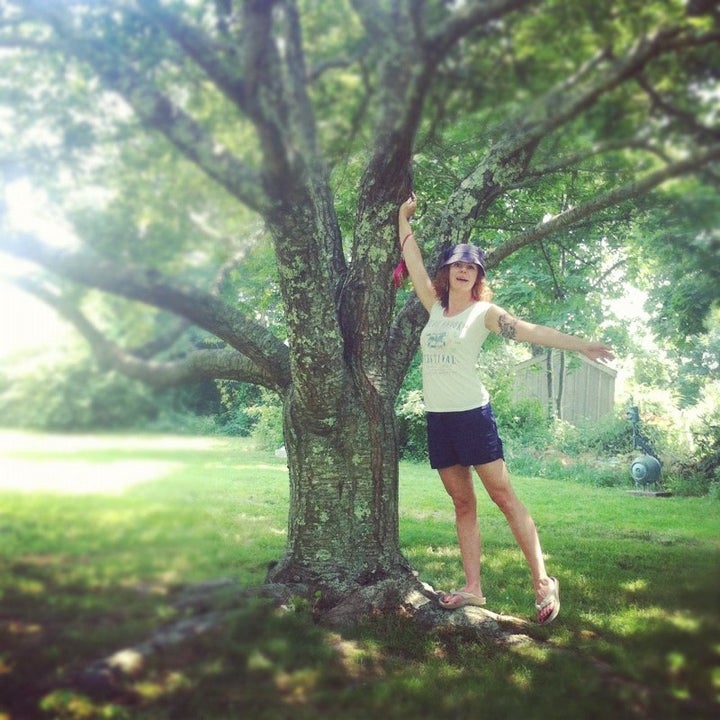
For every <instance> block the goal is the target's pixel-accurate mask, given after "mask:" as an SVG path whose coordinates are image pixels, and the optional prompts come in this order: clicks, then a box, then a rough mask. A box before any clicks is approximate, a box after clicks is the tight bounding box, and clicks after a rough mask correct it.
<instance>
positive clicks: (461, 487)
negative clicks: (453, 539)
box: [438, 465, 482, 607]
mask: <svg viewBox="0 0 720 720" xmlns="http://www.w3.org/2000/svg"><path fill="white" fill-rule="evenodd" d="M438 472H439V473H440V479H441V480H442V482H443V485H444V486H445V490H446V491H447V493H448V495H450V497H451V498H452V501H453V505H454V506H455V527H456V529H457V536H458V542H459V545H460V555H461V557H462V564H463V570H464V571H465V581H466V582H465V586H464V587H463V588H461V590H463V591H465V592H470V593H473V594H474V595H478V596H479V597H482V588H481V583H480V554H481V542H480V530H479V527H478V521H477V498H476V496H475V488H474V486H473V479H472V473H471V471H470V468H467V467H463V466H462V465H453V466H452V467H448V468H442V469H441V470H439V471H438ZM444 601H445V603H446V607H447V606H450V607H452V605H453V604H455V603H454V602H453V601H452V599H451V595H450V594H449V593H448V594H447V595H446V596H445V598H444ZM457 602H458V603H459V602H460V598H457Z"/></svg>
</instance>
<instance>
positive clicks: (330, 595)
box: [268, 388, 411, 607]
mask: <svg viewBox="0 0 720 720" xmlns="http://www.w3.org/2000/svg"><path fill="white" fill-rule="evenodd" d="M315 420H316V419H315V418H314V417H313V416H312V413H310V412H309V411H308V410H307V409H306V408H303V407H302V403H301V402H300V401H299V400H298V398H297V396H296V395H295V394H294V393H292V392H291V393H289V394H288V396H287V398H286V400H285V408H284V421H285V422H284V431H285V444H286V449H287V453H288V466H289V470H290V517H289V522H288V540H287V546H286V549H285V553H284V555H283V557H282V559H281V560H280V561H279V562H278V564H277V565H276V566H274V567H273V568H271V570H270V572H269V574H268V581H269V582H274V583H289V584H297V583H301V584H305V585H308V586H310V587H311V588H313V589H314V590H315V591H319V592H320V594H321V595H320V604H321V605H324V606H326V607H331V606H333V605H334V604H335V603H336V602H338V601H339V600H340V599H342V598H344V597H347V596H348V595H349V594H352V593H353V592H355V591H356V590H358V589H360V588H361V587H363V586H366V585H370V584H374V583H377V582H379V581H380V580H383V579H387V578H392V577H395V578H397V579H398V580H400V579H401V578H403V577H407V576H409V575H410V574H411V568H410V566H409V564H408V563H407V561H406V560H405V559H404V558H403V556H402V553H401V551H400V539H399V529H398V525H399V523H398V455H397V442H396V436H395V432H396V430H395V416H394V410H393V405H392V403H391V402H387V401H384V400H383V399H382V398H380V397H379V396H378V394H377V393H376V392H375V391H374V390H372V389H366V388H361V389H357V388H356V389H355V390H354V391H350V392H349V393H348V396H347V397H346V398H345V401H344V403H343V405H342V409H341V411H340V412H339V413H338V414H337V416H336V417H334V418H332V420H331V421H327V420H326V421H324V422H323V423H318V422H316V421H315Z"/></svg>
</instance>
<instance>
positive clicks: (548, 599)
mask: <svg viewBox="0 0 720 720" xmlns="http://www.w3.org/2000/svg"><path fill="white" fill-rule="evenodd" d="M550 579H551V580H552V581H553V587H552V590H550V591H549V592H548V594H547V595H546V596H545V597H544V598H543V599H542V601H541V602H539V603H537V604H536V605H535V610H537V616H536V618H537V621H538V622H539V623H540V625H548V624H549V623H551V622H552V621H553V620H554V619H555V618H556V617H557V616H558V613H559V612H560V583H559V581H558V579H557V578H555V577H551V578H550ZM550 606H552V612H551V613H550V614H549V615H548V616H547V617H546V618H545V619H544V620H542V619H541V618H542V616H543V613H544V611H545V610H547V608H548V607H550Z"/></svg>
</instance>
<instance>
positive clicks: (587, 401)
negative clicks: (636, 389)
mask: <svg viewBox="0 0 720 720" xmlns="http://www.w3.org/2000/svg"><path fill="white" fill-rule="evenodd" d="M616 376H617V371H616V370H613V369H612V368H609V367H607V366H606V365H601V364H600V363H595V362H592V361H591V360H588V359H587V358H585V357H584V356H583V355H578V354H577V353H564V352H562V351H560V350H552V351H547V352H543V353H542V354H540V355H536V356H535V357H532V358H530V360H525V361H524V362H521V363H519V364H518V365H516V366H515V383H514V385H513V400H515V401H518V400H526V399H536V400H539V401H540V402H541V403H542V404H543V407H548V408H549V407H554V408H555V410H556V414H557V416H559V417H561V418H562V419H563V420H567V421H568V422H569V423H573V424H576V423H578V422H580V421H582V420H598V419H600V418H601V417H604V416H606V415H610V414H611V413H612V412H613V409H614V407H615V377H616ZM558 398H560V402H559V405H560V407H559V408H558ZM551 399H552V400H551ZM558 409H559V412H557V411H558Z"/></svg>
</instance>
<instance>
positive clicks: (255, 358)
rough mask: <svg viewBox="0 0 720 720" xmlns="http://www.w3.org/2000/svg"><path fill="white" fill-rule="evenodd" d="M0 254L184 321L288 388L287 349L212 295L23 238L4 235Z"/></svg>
mask: <svg viewBox="0 0 720 720" xmlns="http://www.w3.org/2000/svg"><path fill="white" fill-rule="evenodd" d="M0 250H2V251H5V252H8V253H10V254H11V255H14V256H16V257H21V258H24V259H27V260H31V261H32V262H35V263H37V264H39V265H41V266H43V267H45V268H47V269H48V270H50V271H52V272H55V273H57V274H59V275H61V276H62V277H65V278H68V279H70V280H73V281H75V282H78V283H80V284H82V285H85V286H88V287H96V288H99V289H101V290H104V291H106V292H110V293H113V294H115V295H120V296H121V297H125V298H128V299H131V300H138V301H140V302H144V303H147V304H148V305H153V306H155V307H159V308H162V309H164V310H167V311H169V312H172V313H174V314H176V315H179V316H180V317H184V318H186V319H188V320H190V321H191V322H193V323H195V324H196V325H198V326H199V327H202V328H204V329H205V330H207V331H208V332H210V333H212V334H213V335H216V336H217V337H219V338H220V339H222V340H224V341H225V342H227V343H228V344H229V345H231V346H232V347H234V348H235V349H236V350H238V351H239V352H240V353H241V354H243V355H245V356H247V357H248V358H249V359H250V360H251V361H252V362H253V363H254V364H255V365H256V366H257V367H258V368H259V369H260V371H261V372H262V373H263V374H264V375H265V376H267V377H272V378H273V382H272V384H273V386H274V387H280V388H282V387H286V386H287V385H288V384H289V382H290V368H289V357H288V349H287V347H286V346H285V345H284V344H283V343H282V342H281V341H280V340H278V338H276V337H275V336H274V335H272V333H270V332H269V331H268V330H267V329H266V328H264V327H263V326H262V325H259V324H258V323H255V322H253V321H251V320H248V319H247V318H246V317H245V316H244V315H242V313H240V312H238V311H237V310H236V309H235V308H233V307H231V306H230V305H228V304H227V303H225V302H223V301H222V300H220V299H219V298H217V297H215V296H214V295H210V294H208V293H205V292H202V291H200V290H196V289H194V288H190V287H180V286H177V285H174V284H171V283H170V282H168V281H167V280H166V279H165V278H163V277H162V276H161V275H160V274H159V273H157V272H155V271H153V270H150V271H148V270H144V269H141V268H137V267H131V266H127V265H126V266H124V267H118V266H117V265H116V264H114V263H112V262H109V261H107V260H104V259H102V258H99V257H97V256H94V255H90V254H84V253H79V252H74V251H69V250H61V249H57V248H52V247H50V246H48V245H46V244H44V243H42V242H40V241H39V240H37V239H36V238H34V237H32V236H29V235H26V234H19V233H18V234H13V233H8V232H6V233H3V235H2V237H0Z"/></svg>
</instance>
